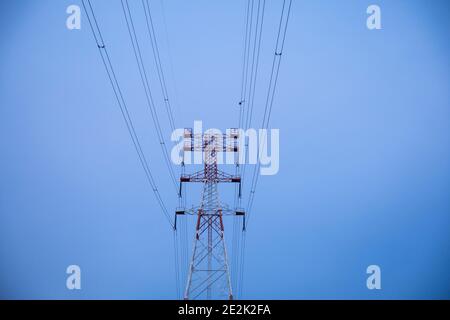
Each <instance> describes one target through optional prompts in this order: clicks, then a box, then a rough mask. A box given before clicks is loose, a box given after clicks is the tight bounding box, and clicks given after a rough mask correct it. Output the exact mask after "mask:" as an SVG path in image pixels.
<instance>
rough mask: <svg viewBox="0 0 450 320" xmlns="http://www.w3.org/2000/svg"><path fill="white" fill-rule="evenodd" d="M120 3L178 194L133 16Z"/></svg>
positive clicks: (165, 158)
mask: <svg viewBox="0 0 450 320" xmlns="http://www.w3.org/2000/svg"><path fill="white" fill-rule="evenodd" d="M121 4H122V10H123V14H124V17H125V22H126V25H127V29H128V34H129V36H130V41H131V44H132V48H133V52H134V56H135V58H136V63H137V65H138V69H139V75H140V77H141V81H142V85H143V87H144V91H145V96H146V100H147V104H148V107H149V110H150V114H151V116H152V120H153V124H154V126H155V130H156V133H157V135H158V140H159V144H160V146H161V151H162V153H163V158H164V161H165V163H166V166H167V168H168V170H169V174H170V177H171V180H172V183H173V186H174V188H175V192H176V193H177V195H178V196H179V194H178V184H177V179H176V178H175V173H174V170H173V167H172V164H171V161H170V157H169V154H168V151H167V148H166V145H165V142H164V136H163V133H162V129H161V125H160V122H159V118H158V114H157V112H156V108H155V104H154V101H153V97H152V94H151V89H150V84H149V81H148V76H147V71H146V69H145V64H144V60H143V58H142V52H141V49H140V46H139V40H138V38H137V35H136V29H135V27H134V21H133V16H132V14H131V11H130V7H129V4H128V0H125V5H126V8H125V5H124V0H121ZM127 13H128V14H127Z"/></svg>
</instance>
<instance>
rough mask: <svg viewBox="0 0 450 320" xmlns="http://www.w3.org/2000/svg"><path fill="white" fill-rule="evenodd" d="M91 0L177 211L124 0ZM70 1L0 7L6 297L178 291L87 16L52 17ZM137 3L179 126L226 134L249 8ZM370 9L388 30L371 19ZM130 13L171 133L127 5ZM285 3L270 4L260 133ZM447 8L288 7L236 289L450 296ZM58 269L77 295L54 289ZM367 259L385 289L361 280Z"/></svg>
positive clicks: (391, 4)
mask: <svg viewBox="0 0 450 320" xmlns="http://www.w3.org/2000/svg"><path fill="white" fill-rule="evenodd" d="M91 1H92V3H93V6H94V9H95V11H96V14H97V18H98V20H99V23H100V25H101V28H102V31H103V35H104V37H105V41H106V43H107V46H108V48H109V50H110V54H111V57H112V60H113V64H114V65H115V68H116V72H117V76H118V79H119V81H120V83H121V86H122V88H123V91H124V96H125V99H126V100H127V103H128V105H129V108H130V111H131V113H132V117H133V120H134V121H135V124H136V130H137V133H138V135H139V136H140V138H141V141H142V145H143V148H144V150H145V152H146V154H147V156H148V158H149V162H150V167H151V170H152V172H154V175H155V179H156V181H157V183H158V186H159V188H160V190H161V193H162V195H163V198H164V201H165V202H166V203H167V205H168V207H169V209H170V210H171V212H172V211H174V210H175V207H176V205H177V201H176V197H175V194H174V192H173V189H172V185H171V184H170V180H169V179H168V175H167V170H166V168H165V166H164V162H163V158H162V155H161V152H160V150H159V145H158V142H157V139H156V136H155V131H154V128H153V124H152V122H151V118H150V115H149V113H148V110H147V107H146V105H145V96H144V91H143V88H142V85H141V82H140V79H139V74H138V69H137V66H136V63H135V60H134V56H133V51H132V48H131V45H130V41H129V38H128V33H127V29H126V25H125V21H124V17H123V15H122V11H121V5H120V1H119V0H108V1H106V0H91ZM70 4H77V5H80V6H81V1H78V0H69V1H66V0H58V1H54V0H47V1H44V0H42V1H24V0H20V1H8V2H6V1H2V2H1V4H0V66H1V73H0V149H1V153H0V155H1V157H0V177H1V179H0V297H1V298H19V299H22V298H38V299H42V298H57V299H60V298H68V299H78V298H87V299H92V298H137V299H164V298H166V299H171V298H175V277H174V270H173V265H174V255H173V242H172V231H171V229H170V226H169V224H168V223H167V221H166V220H165V218H164V216H163V214H162V213H161V212H160V210H159V208H158V206H157V202H156V200H155V198H154V196H153V193H152V192H151V189H150V188H149V186H148V184H147V181H146V180H145V175H144V172H143V170H142V168H141V166H140V164H139V161H138V158H137V156H136V153H135V150H134V149H133V145H132V143H131V140H130V138H129V136H128V133H127V131H126V127H125V124H124V122H123V119H122V117H121V114H120V111H119V108H118V106H117V104H116V101H115V99H114V95H113V92H112V89H111V87H110V85H109V82H108V79H107V77H106V73H105V71H104V69H103V65H102V64H101V60H100V56H99V54H98V50H97V48H96V45H95V43H94V40H93V38H92V35H91V32H90V29H89V25H88V23H87V20H86V19H85V16H84V13H83V14H82V28H81V30H72V31H70V30H68V29H67V28H66V25H65V23H66V18H67V14H66V8H67V7H68V6H69V5H70ZM150 4H151V5H152V14H153V18H154V22H155V27H156V32H157V35H158V40H159V42H160V49H161V57H162V62H163V66H164V68H165V74H166V76H167V82H168V86H169V91H170V96H171V97H172V98H173V106H174V111H175V121H176V125H177V127H192V126H193V121H194V120H202V121H203V122H204V126H205V127H217V128H220V129H225V128H228V127H235V126H236V125H237V114H238V113H237V110H238V109H237V108H238V107H237V103H238V102H239V98H240V84H241V82H240V81H241V69H242V56H243V37H244V19H245V5H246V2H245V1H238V0H233V1H229V0H227V1H225V0H223V1H208V0H193V1H175V0H169V1H164V10H162V6H161V1H159V0H151V1H150ZM370 4H378V5H379V6H380V7H381V12H382V30H375V31H370V30H368V29H367V27H366V18H367V14H366V8H367V7H368V6H369V5H370ZM130 5H131V9H132V10H133V13H134V17H135V19H136V26H137V29H138V37H139V38H140V41H141V43H142V49H143V52H144V60H145V61H146V63H147V66H148V70H149V73H150V74H151V79H150V81H151V85H152V90H153V92H154V96H155V101H156V102H157V108H158V110H159V111H160V118H161V121H162V124H163V128H164V130H165V131H164V132H166V133H167V137H166V138H167V139H169V130H168V124H167V121H166V117H165V114H164V109H163V101H162V97H161V94H160V90H159V87H158V82H157V78H156V71H155V69H154V67H153V60H152V59H153V57H152V56H151V48H150V43H149V41H148V39H147V38H145V37H146V33H145V32H146V30H145V27H144V15H143V12H142V9H141V3H140V1H134V0H130ZM280 10H281V1H267V8H266V19H265V22H264V31H263V43H262V49H261V61H260V70H259V80H258V83H257V92H256V100H255V101H256V102H255V108H256V109H255V110H256V113H255V118H254V119H255V121H254V126H255V127H258V124H259V123H260V121H261V117H262V109H263V102H264V98H265V93H266V91H267V85H268V84H267V82H268V75H269V72H270V67H271V59H272V56H273V48H274V45H275V35H276V28H277V20H278V18H279V14H280ZM449 15H450V6H449V3H448V1H437V0H436V1H431V2H430V1H425V0H414V1H412V0H411V1H406V0H397V1H382V0H378V1H372V0H370V1H366V0H347V1H338V0H320V1H318V0H297V1H294V4H293V9H292V12H291V21H290V24H289V30H288V34H287V39H286V46H285V52H284V53H283V60H282V64H281V70H280V78H279V83H278V88H277V93H276V97H275V103H274V111H273V116H272V122H271V125H270V127H272V128H278V129H280V140H281V146H280V171H279V173H278V174H277V175H275V176H267V177H266V176H265V177H262V178H261V179H260V181H259V185H258V189H257V192H256V197H255V204H254V209H253V213H252V218H251V223H250V225H249V229H248V231H247V244H246V254H245V255H246V258H245V275H244V279H245V280H244V290H243V296H242V297H243V298H249V299H250V298H256V299H258V298H261V299H270V298H275V299H309V298H325V299H333V298H337V299H342V298H369V299H380V298H383V299H391V298H450V273H449V270H450V268H449V267H450V235H449V230H450V199H449V194H450V104H449V102H450V100H449V98H450V97H449V91H448V89H449V84H450V69H449V53H450V52H449V50H450V42H449V30H450V28H449V24H450V16H449ZM163 16H165V22H166V24H164V19H163ZM165 26H166V27H167V29H166V27H165ZM169 57H171V58H169ZM172 71H173V72H172ZM188 169H189V168H188ZM226 170H230V171H231V172H232V170H233V168H232V167H229V168H226ZM224 188H226V187H224ZM195 191H196V189H195V188H192V189H190V190H189V194H190V198H189V199H188V202H189V204H194V205H196V204H198V201H199V200H200V199H199V198H200V195H199V194H198V193H196V192H195ZM224 192H225V191H224ZM225 195H226V193H225ZM245 196H247V195H245ZM228 200H230V201H231V199H228ZM189 223H190V224H189V225H188V228H190V230H192V229H193V228H194V224H192V220H191V221H190V222H189ZM227 223H228V222H227ZM227 231H228V233H227V235H230V236H231V235H232V232H229V231H232V230H230V228H228V229H227ZM189 242H190V239H189ZM71 264H77V265H79V266H80V267H81V270H82V290H80V291H69V290H67V288H66V277H67V275H66V268H67V266H68V265H71ZM371 264H376V265H379V266H380V267H381V270H382V289H381V290H368V289H367V287H366V278H367V274H366V268H367V266H368V265H371Z"/></svg>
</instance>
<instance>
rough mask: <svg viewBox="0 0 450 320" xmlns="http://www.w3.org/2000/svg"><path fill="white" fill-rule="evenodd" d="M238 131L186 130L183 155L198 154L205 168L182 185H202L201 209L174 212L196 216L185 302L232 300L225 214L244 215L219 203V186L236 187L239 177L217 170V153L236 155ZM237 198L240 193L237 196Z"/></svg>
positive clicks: (181, 180) (182, 181)
mask: <svg viewBox="0 0 450 320" xmlns="http://www.w3.org/2000/svg"><path fill="white" fill-rule="evenodd" d="M238 137H239V133H238V130H237V129H231V130H230V133H229V134H228V135H222V134H217V133H204V134H202V135H193V134H192V130H191V129H185V134H184V138H185V146H184V150H185V151H197V152H198V151H201V152H202V153H203V159H204V168H203V170H200V171H198V172H196V173H193V174H182V175H181V178H180V194H181V188H182V183H184V182H199V183H203V192H202V197H201V203H200V206H198V207H197V208H193V209H191V210H184V209H181V210H177V213H176V214H177V215H179V214H185V213H191V214H195V215H196V216H197V223H196V228H195V237H194V244H193V253H192V258H191V261H190V265H189V270H188V278H187V284H186V289H185V292H184V299H186V300H187V299H233V290H232V287H231V277H230V269H229V266H228V257H227V250H226V245H225V237H224V231H225V230H224V223H223V216H224V214H232V215H243V211H235V210H230V209H228V206H227V205H226V204H224V203H222V202H221V201H220V197H219V192H218V184H219V183H224V182H231V183H239V189H240V182H241V178H240V176H233V175H230V174H227V173H225V172H223V171H221V170H219V169H218V161H217V155H218V153H219V152H224V153H225V152H238ZM239 194H240V192H239Z"/></svg>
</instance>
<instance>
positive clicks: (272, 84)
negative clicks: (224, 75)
mask: <svg viewBox="0 0 450 320" xmlns="http://www.w3.org/2000/svg"><path fill="white" fill-rule="evenodd" d="M285 4H286V0H284V1H283V8H282V11H281V17H280V24H279V27H278V35H277V42H276V46H275V53H274V57H273V62H272V71H271V75H270V81H269V89H268V91H267V98H266V103H265V108H264V117H263V121H262V126H261V128H262V129H267V128H268V126H269V122H270V117H271V115H272V107H273V101H274V97H275V91H276V87H277V83H278V74H279V71H280V65H281V57H282V54H283V50H284V43H285V40H286V33H287V27H288V24H289V16H290V12H291V6H292V0H289V6H288V9H287V13H286V15H285ZM283 21H284V25H283ZM282 30H283V36H282V37H281V38H280V35H281V32H282ZM264 147H265V139H263V145H262V148H264ZM260 167H261V164H260V162H258V164H257V166H256V167H255V169H254V171H253V177H252V184H251V186H252V187H251V189H250V196H249V200H248V204H247V212H248V218H247V221H246V224H248V221H249V220H250V214H251V210H252V206H253V200H254V197H255V192H256V186H257V183H258V179H259V175H258V174H257V172H258V171H259V169H260Z"/></svg>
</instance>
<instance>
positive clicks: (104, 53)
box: [82, 0, 174, 228]
mask: <svg viewBox="0 0 450 320" xmlns="http://www.w3.org/2000/svg"><path fill="white" fill-rule="evenodd" d="M86 1H87V4H88V7H89V10H88V7H87V6H86ZM82 4H83V8H84V10H85V11H86V16H87V18H88V21H89V25H90V28H91V31H92V34H93V36H94V40H95V42H96V44H97V48H98V49H99V53H100V56H101V58H102V62H103V65H104V67H105V70H106V73H107V75H108V79H109V81H110V84H111V87H112V89H113V91H114V95H115V97H116V100H117V103H118V105H119V108H120V111H121V113H122V116H123V119H124V120H125V124H126V127H127V130H128V133H129V134H130V137H131V140H132V141H133V145H134V148H135V149H136V152H137V154H138V157H139V160H140V163H141V165H142V168H143V169H144V172H145V175H146V177H147V180H148V182H149V184H150V186H151V188H152V191H153V193H154V194H155V197H156V200H157V201H158V204H159V206H160V208H161V210H162V212H163V213H164V215H165V217H166V218H167V220H168V221H169V223H170V225H171V226H172V228H174V223H173V222H172V219H171V218H170V216H169V213H168V211H167V208H166V206H165V204H164V201H163V200H162V198H161V195H160V193H159V191H158V188H157V185H156V183H155V180H154V178H153V176H152V173H151V171H150V168H149V165H148V161H147V159H146V157H145V154H144V152H143V151H142V147H141V144H140V142H139V138H138V136H137V134H136V131H135V129H134V125H133V121H132V119H131V117H130V114H129V111H128V107H127V104H126V102H125V99H124V97H123V94H122V90H121V88H120V85H119V82H118V80H117V76H116V73H115V71H114V68H113V65H112V62H111V58H110V56H109V53H108V50H107V48H106V45H105V41H104V39H103V35H102V33H101V30H100V28H99V25H98V22H97V18H96V16H95V12H94V9H93V7H92V4H91V2H90V0H82ZM91 16H92V18H91Z"/></svg>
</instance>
